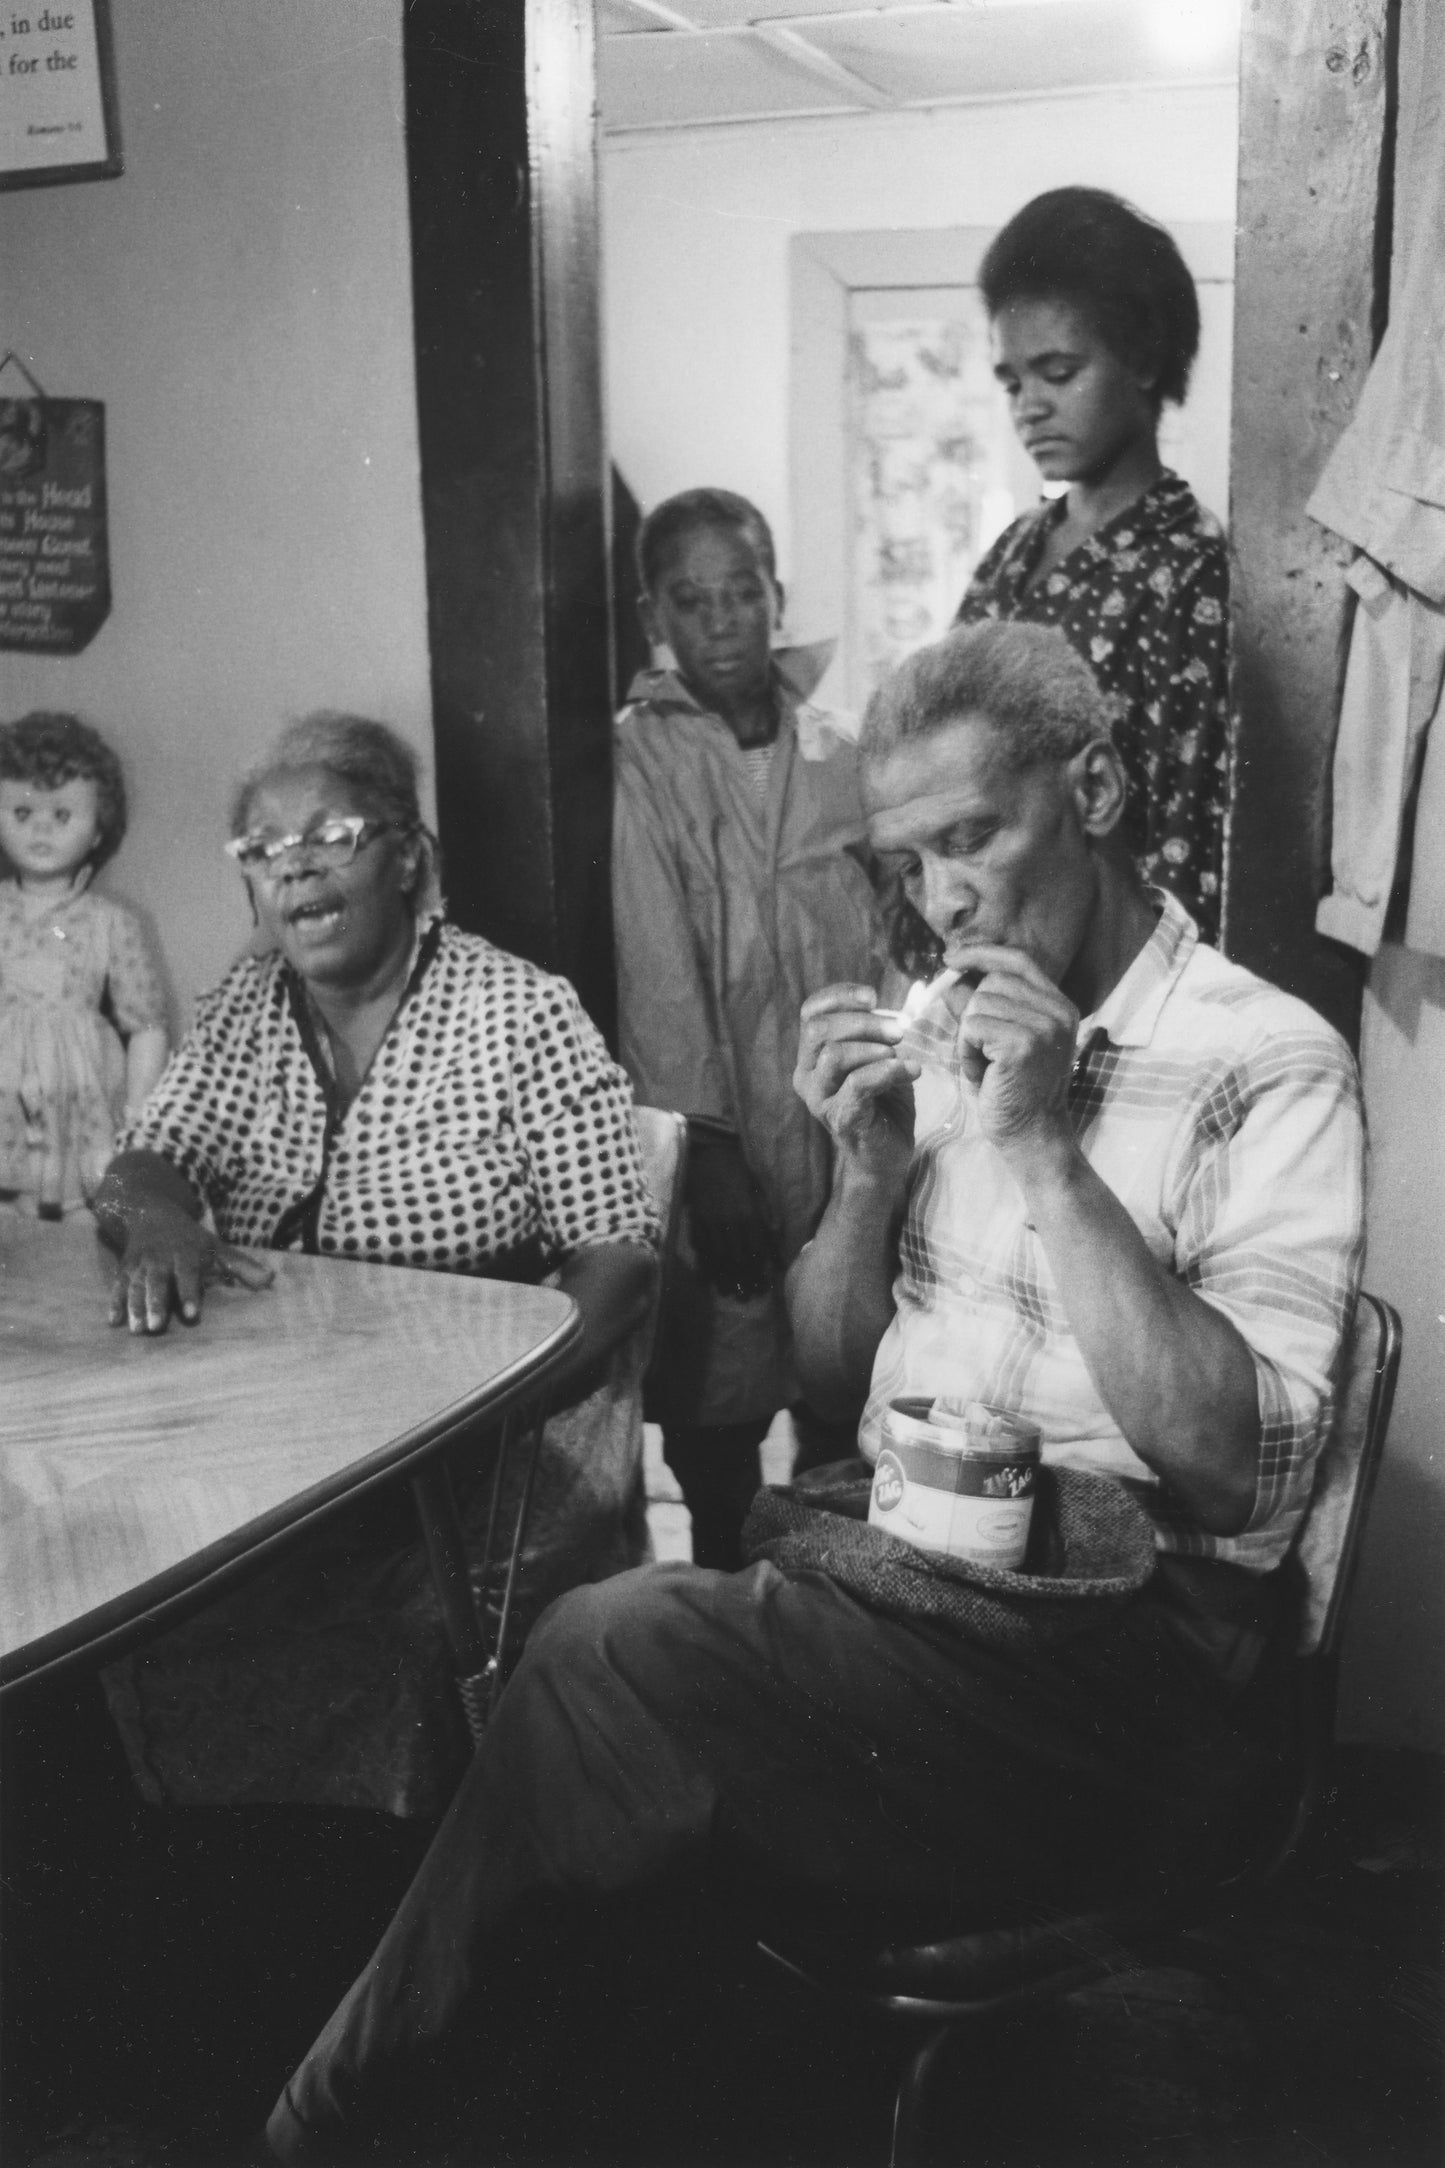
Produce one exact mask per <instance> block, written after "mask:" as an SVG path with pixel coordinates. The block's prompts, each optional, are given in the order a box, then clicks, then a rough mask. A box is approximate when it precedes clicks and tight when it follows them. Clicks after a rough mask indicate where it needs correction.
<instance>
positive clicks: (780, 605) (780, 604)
mask: <svg viewBox="0 0 1445 2168" xmlns="http://www.w3.org/2000/svg"><path fill="white" fill-rule="evenodd" d="M773 594H774V597H775V599H776V602H777V608H776V609H775V611H774V612H773V630H774V632H777V631H778V630H779V629H780V628H781V626H782V622H783V612H784V611H785V610H786V609H787V607H788V598H787V596H786V594H785V593H784V592H783V583H782V581H781V580H774V582H773Z"/></svg>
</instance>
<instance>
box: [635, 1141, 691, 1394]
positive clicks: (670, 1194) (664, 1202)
mask: <svg viewBox="0 0 1445 2168" xmlns="http://www.w3.org/2000/svg"><path fill="white" fill-rule="evenodd" d="M636 1113H637V1135H638V1139H639V1141H640V1143H641V1145H642V1170H643V1172H644V1174H645V1175H646V1176H647V1186H648V1188H649V1189H650V1190H651V1191H652V1196H653V1202H654V1203H655V1204H656V1206H657V1213H658V1218H659V1219H660V1220H661V1222H662V1239H661V1242H660V1244H659V1247H658V1274H657V1295H656V1298H655V1300H654V1302H653V1305H652V1317H651V1321H650V1323H649V1325H648V1327H647V1332H646V1337H645V1342H644V1347H643V1363H642V1367H643V1369H644V1370H645V1369H646V1368H647V1364H648V1362H649V1361H650V1360H651V1357H652V1349H653V1343H654V1341H655V1340H656V1338H657V1326H658V1320H659V1318H660V1317H661V1315H662V1309H663V1304H664V1303H665V1302H666V1300H667V1280H668V1274H669V1272H670V1271H671V1269H672V1259H673V1253H674V1252H675V1250H676V1248H677V1230H678V1226H679V1224H680V1222H681V1219H682V1190H683V1177H684V1175H685V1174H686V1172H687V1119H686V1117H685V1116H684V1115H681V1114H674V1113H672V1112H671V1111H670V1110H668V1109H666V1108H663V1107H638V1108H637V1110H636Z"/></svg>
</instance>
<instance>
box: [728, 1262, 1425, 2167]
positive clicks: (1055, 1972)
mask: <svg viewBox="0 0 1445 2168" xmlns="http://www.w3.org/2000/svg"><path fill="white" fill-rule="evenodd" d="M1400 1345H1401V1329H1400V1320H1399V1317H1398V1316H1397V1315H1396V1313H1395V1311H1394V1310H1393V1309H1392V1308H1391V1307H1390V1305H1389V1304H1388V1303H1386V1302H1382V1301H1380V1300H1379V1298H1378V1297H1377V1296H1374V1295H1369V1294H1363V1293H1362V1294H1361V1296H1360V1298H1359V1302H1358V1304H1357V1307H1356V1311H1355V1318H1354V1324H1353V1328H1352V1331H1351V1334H1350V1337H1349V1340H1348V1342H1347V1345H1346V1350H1345V1355H1344V1360H1343V1365H1342V1371H1341V1386H1340V1395H1339V1401H1338V1406H1337V1410H1336V1416H1335V1422H1334V1426H1333V1430H1332V1432H1331V1436H1330V1438H1329V1441H1328V1443H1327V1444H1326V1445H1325V1446H1324V1448H1323V1449H1322V1451H1321V1453H1320V1456H1319V1461H1318V1464H1317V1467H1316V1472H1315V1481H1314V1489H1313V1492H1312V1495H1311V1498H1310V1503H1309V1506H1308V1508H1307V1510H1306V1513H1305V1517H1304V1520H1303V1522H1302V1523H1301V1526H1300V1528H1299V1531H1298V1533H1297V1536H1296V1538H1295V1544H1294V1556H1295V1558H1296V1560H1297V1561H1298V1565H1299V1568H1300V1569H1301V1572H1302V1577H1303V1582H1304V1600H1303V1606H1302V1615H1301V1619H1300V1627H1299V1636H1298V1642H1297V1647H1296V1660H1295V1666H1294V1678H1293V1681H1292V1689H1291V1691H1292V1724H1291V1736H1290V1738H1289V1742H1288V1749H1287V1753H1286V1756H1285V1759H1284V1762H1283V1764H1282V1766H1281V1769H1280V1772H1279V1776H1278V1781H1277V1782H1272V1783H1271V1785H1270V1788H1269V1795H1268V1797H1266V1798H1264V1799H1262V1800H1261V1802H1260V1811H1259V1814H1258V1816H1257V1817H1256V1818H1255V1819H1254V1820H1253V1823H1252V1827H1251V1832H1250V1837H1249V1842H1248V1847H1247V1852H1246V1856H1244V1857H1243V1858H1236V1860H1235V1861H1234V1862H1233V1863H1232V1864H1231V1865H1230V1866H1229V1868H1227V1869H1226V1870H1224V1871H1222V1872H1220V1873H1218V1874H1217V1875H1216V1876H1215V1877H1214V1878H1213V1879H1212V1880H1208V1881H1205V1882H1200V1881H1192V1882H1191V1883H1190V1884H1189V1885H1188V1886H1187V1887H1181V1888H1175V1889H1172V1890H1170V1891H1168V1892H1166V1893H1165V1894H1163V1895H1160V1894H1159V1892H1158V1890H1157V1888H1155V1889H1153V1890H1151V1891H1150V1892H1149V1893H1148V1894H1141V1896H1140V1897H1139V1899H1138V1901H1137V1902H1131V1901H1128V1900H1127V1899H1126V1900H1125V1901H1123V1902H1121V1903H1118V1904H1115V1905H1112V1906H1110V1907H1108V1908H1107V1909H1094V1910H1091V1911H1086V1912H1080V1913H1077V1914H1075V1915H1073V1916H1057V1915H1056V1916H1055V1917H1053V1918H1052V1919H1043V1920H1040V1919H1029V1920H1020V1921H1019V1922H1017V1923H1014V1924H1010V1925H1007V1926H1003V1927H994V1928H990V1929H987V1930H984V1931H982V1932H978V1933H973V1934H965V1935H954V1936H949V1937H947V1938H946V1939H942V1940H939V1941H936V1942H922V1943H912V1944H895V1945H880V1944H875V1945H872V1946H862V1947H856V1948H855V1947H853V1946H851V1945H849V1944H847V1943H844V1945H843V1952H844V1954H842V1955H840V1952H839V1946H838V1945H837V1944H836V1943H833V1942H830V1943H829V1946H828V1947H827V1949H826V1950H822V1949H821V1948H820V1946H819V1945H818V1943H817V1941H816V1938H815V1937H814V1938H812V1939H810V1938H809V1936H808V1931H807V1929H806V1928H804V1929H801V1930H799V1929H797V1928H796V1927H795V1926H794V1925H793V1924H791V1923H790V1924H789V1925H787V1926H785V1925H783V1924H781V1923H778V1924H773V1923H772V1922H770V1923H769V1926H768V1928H767V1929H766V1930H765V1932H764V1935H763V1937H762V1939H761V1940H760V1941H759V1944H758V1947H759V1949H760V1950H761V1951H762V1953H763V1955H764V1956H765V1957H767V1958H769V1959H771V1960H772V1961H773V1963H775V1964H777V1965H780V1966H782V1967H783V1969H784V1970H785V1971H787V1972H789V1973H791V1974H792V1975H793V1976H794V1977H795V1978H796V1979H799V1980H801V1981H804V1982H805V1983H807V1985H808V1986H810V1987H812V1988H814V1989H816V1990H817V1991H818V1992H819V1993H821V1994H823V1995H826V1996H829V1997H833V1998H835V1999H836V1998H839V1997H841V1998H843V1999H844V2000H846V2001H847V2002H849V2003H853V2004H858V2003H862V2004H864V2005H866V2006H868V2007H870V2008H872V2009H875V2010H877V2011H878V2012H880V2013H881V2014H886V2015H887V2016H888V2017H891V2018H893V2019H900V2020H912V2021H914V2023H915V2024H923V2025H924V2026H926V2028H927V2030H926V2032H925V2035H924V2038H923V2039H922V2041H921V2042H920V2043H918V2044H916V2045H915V2046H913V2048H912V2050H911V2052H910V2054H909V2056H908V2060H907V2062H906V2063H905V2066H904V2069H903V2073H902V2078H901V2081H900V2084H899V2087H898V2096H897V2102H896V2105H895V2108H894V2117H893V2148H892V2153H891V2156H890V2158H891V2161H892V2162H893V2163H894V2164H895V2168H902V2164H904V2163H906V2162H908V2161H910V2160H915V2159H918V2158H919V2157H920V2155H919V2152H918V2149H917V2140H918V2136H919V2133H920V2131H921V2129H922V2125H923V2109H924V2100H925V2096H926V2092H927V2088H928V2085H929V2081H930V2077H931V2074H932V2072H933V2070H934V2067H935V2066H936V2064H937V2062H938V2060H939V2058H940V2056H941V2055H942V2054H943V2053H944V2051H945V2049H946V2048H947V2047H948V2045H949V2043H950V2042H951V2041H952V2040H953V2039H954V2037H955V2035H956V2034H957V2033H958V2032H959V2030H960V2029H961V2028H963V2027H965V2026H966V2025H967V2024H968V2023H969V2022H970V2021H974V2020H978V2019H982V2018H986V2017H991V2016H993V2015H995V2014H997V2013H1003V2012H1006V2011H1009V2010H1012V2009H1015V2008H1021V2007H1023V2006H1025V2005H1027V2004H1030V2003H1036V2002H1039V2001H1041V2000H1044V1999H1046V1998H1050V1997H1054V1996H1058V1995H1063V1994H1066V1993H1067V1992H1068V1991H1069V1990H1070V1989H1072V1988H1075V1987H1079V1986H1082V1985H1084V1984H1085V1983H1086V1982H1087V1981H1089V1980H1092V1979H1096V1978H1099V1977H1101V1976H1102V1975H1104V1974H1106V1973H1108V1972H1112V1971H1114V1970H1116V1969H1117V1968H1118V1966H1119V1964H1120V1962H1121V1958H1123V1957H1125V1956H1128V1955H1133V1956H1139V1955H1140V1954H1141V1953H1143V1952H1144V1951H1146V1950H1149V1949H1151V1948H1153V1947H1156V1946H1158V1945H1160V1944H1166V1945H1167V1942H1168V1939H1169V1937H1170V1936H1171V1935H1173V1934H1176V1933H1177V1932H1178V1931H1179V1930H1180V1929H1181V1928H1184V1927H1186V1926H1189V1925H1193V1924H1197V1923H1198V1922H1200V1921H1201V1920H1202V1919H1203V1918H1205V1917H1208V1916H1210V1915H1212V1914H1214V1913H1217V1912H1221V1911H1225V1910H1228V1909H1229V1908H1230V1907H1232V1906H1234V1905H1236V1904H1238V1903H1239V1902H1240V1901H1241V1900H1242V1899H1244V1898H1246V1897H1248V1896H1250V1895H1252V1894H1253V1893H1254V1892H1255V1891H1257V1890H1260V1889H1262V1888H1264V1887H1265V1886H1266V1885H1267V1884H1268V1883H1270V1882H1272V1881H1273V1880H1274V1879H1275V1878H1276V1877H1277V1876H1279V1875H1280V1874H1281V1873H1282V1872H1283V1871H1284V1869H1285V1868H1286V1867H1287V1866H1288V1865H1289V1863H1290V1862H1291V1861H1292V1860H1293V1859H1294V1858H1295V1857H1296V1855H1297V1854H1298V1852H1299V1850H1300V1847H1301V1845H1302V1844H1303V1842H1304V1839H1305V1837H1306V1836H1307V1834H1308V1832H1309V1830H1310V1827H1311V1824H1312V1822H1313V1819H1314V1816H1315V1813H1316V1811H1317V1808H1318V1805H1319V1801H1320V1798H1321V1794H1322V1791H1323V1788H1324V1783H1325V1776H1326V1771H1327V1768H1328V1762H1329V1757H1330V1752H1331V1748H1332V1744H1333V1737H1334V1719H1335V1702H1336V1690H1337V1682H1338V1676H1339V1657H1340V1644H1341V1641H1342V1639H1343V1635H1344V1627H1345V1619H1346V1615H1347V1611H1348V1606H1349V1600H1350V1593H1351V1589H1352V1585H1353V1582H1354V1578H1355V1571H1356V1567H1357V1565H1358V1562H1359V1553H1360V1543H1361V1537H1362V1534H1363V1531H1364V1525H1365V1517H1366V1513H1367V1511H1368V1508H1369V1502H1370V1494H1371V1491H1372V1490H1373V1487H1374V1482H1375V1476H1376V1473H1377V1471H1378V1468H1379V1464H1380V1458H1381V1455H1382V1453H1383V1451H1384V1445H1385V1434H1386V1430H1387V1427H1388V1425H1389V1420H1390V1407H1391V1403H1392V1400H1393V1398H1394V1392H1395V1381H1396V1377H1397V1375H1398V1372H1399V1367H1400Z"/></svg>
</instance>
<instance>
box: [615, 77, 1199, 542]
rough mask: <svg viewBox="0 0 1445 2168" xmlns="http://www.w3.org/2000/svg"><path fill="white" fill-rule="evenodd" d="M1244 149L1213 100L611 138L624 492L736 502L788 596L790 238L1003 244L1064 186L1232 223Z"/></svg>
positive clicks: (1180, 92)
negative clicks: (899, 231) (943, 236)
mask: <svg viewBox="0 0 1445 2168" xmlns="http://www.w3.org/2000/svg"><path fill="white" fill-rule="evenodd" d="M1237 132H1238V99H1237V96H1236V93H1235V91H1234V90H1233V89H1232V88H1226V87H1224V86H1218V85H1216V86H1206V87H1200V88H1194V89H1176V90H1157V91H1154V90H1148V91H1137V92H1118V91H1109V92H1089V93H1080V94H1077V95H1072V96H1066V97H1053V98H1036V99H1031V100H1020V101H1017V102H1014V101H1009V102H1005V103H999V104H989V105H977V106H963V107H954V108H951V109H940V110H937V111H935V112H932V113H907V114H863V115H855V116H847V117H843V118H839V119H836V120H810V121H774V122H758V123H755V124H748V125H744V126H737V127H725V128H690V129H677V130H666V131H658V132H656V133H638V134H635V135H619V136H613V137H609V138H607V139H606V140H605V141H604V144H603V155H602V187H603V272H604V282H605V283H604V293H603V307H604V321H605V331H606V366H607V404H608V416H609V427H610V433H611V450H612V456H613V458H614V459H615V461H616V462H617V465H618V466H619V468H620V469H621V471H622V473H623V475H624V476H625V477H626V480H627V482H628V485H629V487H630V488H631V489H632V491H633V493H634V494H635V495H636V496H637V497H638V499H639V500H640V501H641V503H642V504H643V506H644V508H645V507H647V506H650V505H653V504H655V503H657V501H658V500H659V498H662V497H665V496H668V495H669V494H670V493H671V492H672V491H674V490H678V489H686V488H689V487H691V486H693V485H695V484H698V483H705V482H710V483H716V484H720V485H721V486H723V487H725V488H729V489H737V490H741V491H742V492H743V494H744V495H745V496H748V497H752V498H753V499H755V501H756V502H757V503H758V504H759V505H761V506H762V508H763V509H764V511H766V513H767V514H768V517H769V518H770V519H771V520H772V521H773V523H774V527H775V531H776V532H777V537H778V544H779V553H780V557H781V560H782V564H783V568H784V576H785V577H786V573H787V568H788V565H789V563H790V552H791V539H792V538H791V533H790V514H789V506H788V441H787V414H788V362H789V322H788V243H789V240H790V239H791V237H792V236H793V235H794V234H795V233H818V232H825V231H856V230H862V229H864V228H892V227H926V226H971V225H978V226H992V225H998V224H1001V223H1002V221H1003V220H1004V219H1006V218H1007V217H1009V216H1010V214H1011V213H1012V212H1014V211H1016V210H1017V209H1018V208H1019V206H1020V205H1021V204H1022V203H1024V202H1026V201H1027V200H1028V198H1029V197H1030V196H1032V195H1036V194H1037V193H1038V192H1039V191H1040V190H1041V189H1045V188H1055V187H1060V186H1063V185H1064V184H1065V183H1068V182H1084V183H1088V184H1090V185H1092V186H1095V187H1102V188H1112V189H1115V190H1117V191H1118V192H1119V193H1120V194H1121V195H1124V196H1127V197H1129V198H1130V199H1131V200H1132V201H1133V202H1136V203H1138V204H1139V205H1140V207H1141V209H1143V210H1146V211H1149V212H1151V213H1152V214H1153V215H1154V216H1155V217H1157V218H1161V219H1164V220H1165V221H1168V220H1171V219H1190V220H1204V219H1226V220H1229V221H1231V222H1232V221H1233V218H1234V204H1235V164H1236V153H1237V142H1236V138H1237Z"/></svg>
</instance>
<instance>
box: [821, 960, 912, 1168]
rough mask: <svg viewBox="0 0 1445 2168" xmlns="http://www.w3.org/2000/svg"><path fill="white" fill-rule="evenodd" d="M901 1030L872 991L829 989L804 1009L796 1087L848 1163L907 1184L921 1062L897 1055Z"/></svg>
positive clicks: (892, 1013) (867, 987) (892, 1014)
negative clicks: (915, 1089) (914, 1086)
mask: <svg viewBox="0 0 1445 2168" xmlns="http://www.w3.org/2000/svg"><path fill="white" fill-rule="evenodd" d="M902 1035H903V1026H902V1023H901V1021H900V1020H899V1018H898V1017H897V1015H895V1014H894V1012H893V1011H892V1010H880V1009H879V1007H878V997H877V995H876V994H875V993H874V991H873V989H872V987H871V986H825V987H824V988H823V990H822V992H821V993H818V994H810V995H809V996H808V999H807V1000H806V1001H805V1002H804V1003H803V1008H802V1017H801V1023H800V1028H799V1032H798V1065H797V1068H796V1069H795V1070H794V1072H793V1088H794V1090H795V1091H796V1092H797V1093H798V1096H799V1097H800V1098H801V1099H802V1101H803V1102H804V1104H805V1105H806V1107H807V1108H808V1110H809V1112H810V1113H811V1114H813V1115H814V1116H815V1117H816V1119H817V1120H818V1121H820V1122H821V1123H822V1124H823V1126H824V1128H825V1129H827V1130H828V1131H829V1132H830V1134H831V1135H832V1137H833V1139H834V1141H835V1142H836V1144H837V1146H838V1149H839V1152H840V1154H841V1156H842V1158H843V1160H844V1161H845V1162H851V1163H852V1164H853V1166H854V1167H855V1168H856V1169H857V1170H858V1171H859V1172H860V1173H864V1174H866V1175H868V1176H869V1177H871V1178H872V1179H874V1180H882V1181H885V1182H887V1183H889V1184H895V1183H901V1182H902V1181H903V1179H904V1177H905V1176H906V1174H907V1172H908V1167H909V1162H910V1160H911V1159H912V1156H913V1084H914V1080H915V1078H916V1077H917V1076H918V1075H919V1073H920V1072H919V1068H918V1064H917V1062H914V1061H908V1060H906V1059H904V1057H903V1056H902V1055H900V1054H899V1052H898V1042H899V1040H900V1038H901V1037H902Z"/></svg>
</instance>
